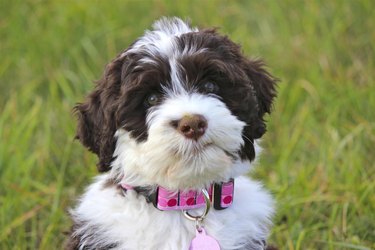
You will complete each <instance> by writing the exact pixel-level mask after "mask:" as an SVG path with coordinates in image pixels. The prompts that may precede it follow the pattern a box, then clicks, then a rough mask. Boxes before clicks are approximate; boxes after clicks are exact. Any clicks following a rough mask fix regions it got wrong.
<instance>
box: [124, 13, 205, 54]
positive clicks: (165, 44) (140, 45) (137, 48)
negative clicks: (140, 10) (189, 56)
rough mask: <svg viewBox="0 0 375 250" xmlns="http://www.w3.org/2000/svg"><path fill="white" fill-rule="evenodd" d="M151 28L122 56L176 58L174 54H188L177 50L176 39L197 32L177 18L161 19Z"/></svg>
mask: <svg viewBox="0 0 375 250" xmlns="http://www.w3.org/2000/svg"><path fill="white" fill-rule="evenodd" d="M152 27H153V30H148V31H146V32H145V34H144V35H143V36H142V37H140V38H139V39H138V40H137V41H136V42H135V43H134V44H133V45H132V46H131V48H129V49H128V50H127V51H125V52H124V53H123V54H122V56H125V55H127V54H132V53H139V52H143V53H147V54H148V55H149V56H150V57H156V56H163V57H166V58H174V57H176V56H177V55H176V52H182V53H187V52H189V51H179V50H178V48H177V47H178V45H177V39H178V38H179V37H181V35H183V34H187V33H192V32H198V31H199V30H198V29H197V28H195V27H191V26H190V25H189V24H188V23H187V22H184V21H182V20H181V19H179V18H162V19H161V20H159V21H157V22H155V23H154V24H153V26H152Z"/></svg>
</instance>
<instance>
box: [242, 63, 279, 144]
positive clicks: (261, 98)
mask: <svg viewBox="0 0 375 250" xmlns="http://www.w3.org/2000/svg"><path fill="white" fill-rule="evenodd" d="M245 72H246V74H247V76H248V78H249V79H250V82H251V85H252V88H253V90H254V92H255V96H256V100H257V102H258V122H257V124H253V125H254V126H253V129H252V136H251V138H253V139H258V138H260V137H262V135H263V134H264V133H265V132H266V125H265V123H264V118H263V117H264V115H265V113H268V114H269V113H271V111H272V103H273V100H274V98H275V97H276V84H277V82H278V79H276V78H275V77H273V76H272V75H271V74H270V73H269V72H268V71H267V70H266V69H265V65H264V62H263V61H262V60H247V62H246V67H245Z"/></svg>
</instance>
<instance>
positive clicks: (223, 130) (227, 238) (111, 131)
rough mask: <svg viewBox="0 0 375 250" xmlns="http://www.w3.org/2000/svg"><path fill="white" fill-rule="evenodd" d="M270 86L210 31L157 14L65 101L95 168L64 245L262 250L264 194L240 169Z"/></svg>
mask: <svg viewBox="0 0 375 250" xmlns="http://www.w3.org/2000/svg"><path fill="white" fill-rule="evenodd" d="M275 88H276V80H275V78H274V77H273V76H271V74H270V73H268V72H267V71H266V70H265V68H264V64H263V62H262V61H260V60H249V59H247V58H245V57H244V56H243V55H242V53H241V50H240V46H239V45H237V44H235V43H234V42H232V41H231V40H230V39H229V38H228V37H226V36H223V35H220V34H218V33H217V32H216V30H215V29H203V30H199V29H197V28H194V27H191V26H190V25H189V24H188V23H186V22H184V21H182V20H180V19H178V18H162V19H161V20H159V21H157V22H155V23H154V25H153V29H152V30H151V31H146V32H145V34H144V35H143V36H142V37H140V38H139V39H137V40H136V41H135V42H134V43H133V44H132V45H131V46H130V47H129V48H127V49H126V50H124V51H123V52H122V53H120V54H119V55H118V56H117V57H116V58H115V59H114V60H113V61H112V62H110V63H109V64H108V65H107V67H106V69H105V73H104V76H103V78H102V79H101V80H100V81H98V82H97V84H96V88H95V90H94V91H93V92H92V93H90V94H89V95H88V97H87V99H86V100H85V102H83V103H81V104H78V105H77V106H76V108H75V109H76V113H77V115H78V129H77V138H78V139H79V140H80V141H81V143H82V144H83V145H84V146H85V147H87V148H88V149H89V150H90V151H92V152H93V153H95V154H96V155H97V156H98V158H99V163H98V170H99V171H100V172H102V173H101V175H99V176H98V177H97V178H96V179H95V180H94V182H93V184H91V185H90V186H89V187H88V188H87V190H86V192H85V193H84V195H83V196H82V197H81V199H80V200H79V203H78V205H77V207H76V208H75V209H74V210H72V211H71V215H72V218H73V221H74V225H73V227H72V232H71V235H70V237H69V239H68V243H67V249H219V248H221V249H266V239H267V236H268V233H269V228H270V226H271V220H270V219H271V217H272V214H273V211H274V208H273V200H272V198H271V196H270V195H269V194H268V192H267V191H265V190H264V189H263V188H262V185H261V184H259V183H258V182H254V181H252V180H250V179H249V178H248V177H246V174H247V173H248V172H249V170H250V169H251V167H252V162H253V161H254V160H255V157H256V155H257V154H258V153H259V150H260V149H259V146H258V144H257V139H259V138H261V137H262V135H263V134H264V133H265V131H266V125H265V122H264V115H265V113H270V111H271V107H272V101H273V99H274V97H275V96H276V90H275ZM209 247H210V248H209Z"/></svg>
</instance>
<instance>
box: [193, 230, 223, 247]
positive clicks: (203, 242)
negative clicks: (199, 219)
mask: <svg viewBox="0 0 375 250" xmlns="http://www.w3.org/2000/svg"><path fill="white" fill-rule="evenodd" d="M199 230H200V231H199ZM199 230H198V229H197V230H196V234H195V238H194V239H193V240H192V241H191V243H190V247H189V250H220V245H219V243H218V242H217V241H216V240H215V239H214V238H212V237H211V236H208V235H207V234H206V231H204V228H203V227H201V228H200V229H199Z"/></svg>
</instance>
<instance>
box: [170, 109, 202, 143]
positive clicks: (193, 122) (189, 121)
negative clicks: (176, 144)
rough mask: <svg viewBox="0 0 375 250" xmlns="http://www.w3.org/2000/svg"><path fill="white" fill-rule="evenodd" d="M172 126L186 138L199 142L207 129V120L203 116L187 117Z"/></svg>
mask: <svg viewBox="0 0 375 250" xmlns="http://www.w3.org/2000/svg"><path fill="white" fill-rule="evenodd" d="M171 124H172V126H174V127H175V128H176V129H177V130H178V131H179V132H180V133H181V134H183V135H184V136H185V137H186V138H188V139H193V140H198V139H199V138H200V137H201V136H202V135H204V133H205V132H206V129H207V120H206V118H204V116H202V115H186V116H184V117H182V119H181V120H178V121H174V122H172V123H171Z"/></svg>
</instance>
